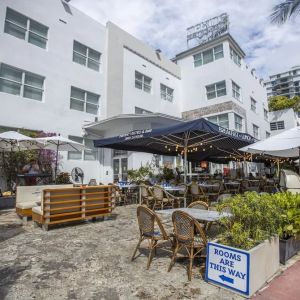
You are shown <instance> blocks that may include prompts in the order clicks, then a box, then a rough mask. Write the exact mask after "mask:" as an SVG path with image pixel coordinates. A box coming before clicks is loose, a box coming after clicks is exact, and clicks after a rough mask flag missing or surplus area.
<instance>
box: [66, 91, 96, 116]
mask: <svg viewBox="0 0 300 300" xmlns="http://www.w3.org/2000/svg"><path fill="white" fill-rule="evenodd" d="M99 97H100V96H99V95H96V94H93V93H90V92H87V91H84V90H81V89H78V88H75V87H73V86H72V87H71V101H70V108H71V109H75V110H79V111H85V112H87V113H90V114H93V115H97V114H98V107H99Z"/></svg>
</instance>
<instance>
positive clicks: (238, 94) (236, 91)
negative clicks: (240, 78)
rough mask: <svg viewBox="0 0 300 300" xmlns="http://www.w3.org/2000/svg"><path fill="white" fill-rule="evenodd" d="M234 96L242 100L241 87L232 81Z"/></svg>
mask: <svg viewBox="0 0 300 300" xmlns="http://www.w3.org/2000/svg"><path fill="white" fill-rule="evenodd" d="M232 97H233V98H235V99H237V100H239V101H241V88H240V87H239V86H238V85H237V84H236V83H235V82H234V81H232Z"/></svg>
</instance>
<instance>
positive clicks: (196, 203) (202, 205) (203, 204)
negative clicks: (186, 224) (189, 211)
mask: <svg viewBox="0 0 300 300" xmlns="http://www.w3.org/2000/svg"><path fill="white" fill-rule="evenodd" d="M188 208H198V209H205V210H208V204H207V203H206V202H204V201H194V202H192V203H191V204H190V205H189V206H188Z"/></svg>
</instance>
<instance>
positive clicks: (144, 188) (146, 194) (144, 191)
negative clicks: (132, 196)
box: [140, 184, 150, 197]
mask: <svg viewBox="0 0 300 300" xmlns="http://www.w3.org/2000/svg"><path fill="white" fill-rule="evenodd" d="M140 189H141V196H142V197H149V195H150V194H149V187H148V186H147V185H145V184H141V185H140Z"/></svg>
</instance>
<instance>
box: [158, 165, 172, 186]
mask: <svg viewBox="0 0 300 300" xmlns="http://www.w3.org/2000/svg"><path fill="white" fill-rule="evenodd" d="M157 178H158V180H159V181H165V182H170V181H171V180H174V179H175V175H174V173H173V170H172V169H170V168H168V167H162V168H160V169H159V173H158V174H157Z"/></svg>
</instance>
